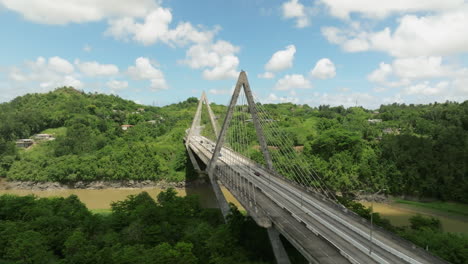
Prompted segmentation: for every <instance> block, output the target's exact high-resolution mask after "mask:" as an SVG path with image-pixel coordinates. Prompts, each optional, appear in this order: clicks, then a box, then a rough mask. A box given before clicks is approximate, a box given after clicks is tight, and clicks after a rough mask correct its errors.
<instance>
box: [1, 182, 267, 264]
mask: <svg viewBox="0 0 468 264" xmlns="http://www.w3.org/2000/svg"><path fill="white" fill-rule="evenodd" d="M0 237H1V238H2V239H0V263H38V264H43V263H79V264H86V263H90V264H99V263H103V264H114V263H115V264H130V263H141V264H144V263H154V264H196V263H200V264H202V263H203V264H205V263H213V264H254V263H255V264H261V263H272V257H273V253H272V251H271V248H270V245H269V242H268V236H267V233H266V231H265V230H264V229H261V228H259V227H257V226H256V224H255V222H253V220H252V219H251V218H249V217H245V216H243V215H242V214H241V213H240V212H239V211H237V209H236V208H235V207H233V208H232V210H231V214H230V216H229V218H228V223H227V224H224V223H223V221H222V216H221V214H220V212H219V211H218V210H213V209H203V208H201V207H200V206H199V202H198V199H197V197H196V196H187V197H177V196H176V192H175V191H174V190H173V189H168V190H167V191H165V192H162V193H160V194H159V195H158V197H157V201H155V200H153V198H151V197H150V195H149V194H148V193H146V192H142V193H140V194H138V195H133V196H129V197H128V198H127V199H126V200H124V201H120V202H116V203H114V204H112V212H111V213H110V214H107V215H101V214H92V213H91V212H90V211H88V209H87V208H86V207H85V205H84V204H83V203H81V202H80V201H79V199H78V198H77V196H73V195H72V196H70V197H68V198H37V197H34V196H23V197H18V196H11V195H3V196H0Z"/></svg>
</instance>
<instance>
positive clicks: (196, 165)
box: [186, 147, 201, 173]
mask: <svg viewBox="0 0 468 264" xmlns="http://www.w3.org/2000/svg"><path fill="white" fill-rule="evenodd" d="M186 149H187V153H188V155H189V158H190V161H191V162H192V165H193V168H194V169H195V171H196V172H197V173H200V172H201V169H200V165H198V162H197V159H196V158H195V155H193V152H192V150H191V149H190V147H187V148H186Z"/></svg>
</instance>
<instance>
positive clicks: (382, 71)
mask: <svg viewBox="0 0 468 264" xmlns="http://www.w3.org/2000/svg"><path fill="white" fill-rule="evenodd" d="M467 74H468V69H467V68H460V69H457V68H456V67H454V66H452V65H445V64H442V57H439V56H432V57H411V58H398V59H395V60H394V61H393V62H392V64H386V63H384V62H381V63H380V65H379V68H378V69H376V70H374V71H373V72H372V73H371V74H369V75H368V76H367V79H368V80H369V81H371V82H375V83H379V84H383V85H386V86H392V87H396V86H403V85H409V83H411V81H414V80H420V79H434V78H443V77H446V78H454V77H457V76H466V75H467ZM390 79H394V80H393V81H390ZM395 80H396V81H395Z"/></svg>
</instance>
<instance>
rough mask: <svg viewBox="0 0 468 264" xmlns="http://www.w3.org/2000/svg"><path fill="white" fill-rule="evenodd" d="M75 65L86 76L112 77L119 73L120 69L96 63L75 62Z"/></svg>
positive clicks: (112, 65) (111, 65)
mask: <svg viewBox="0 0 468 264" xmlns="http://www.w3.org/2000/svg"><path fill="white" fill-rule="evenodd" d="M75 65H77V66H78V69H79V70H80V71H81V72H82V73H83V74H85V75H86V76H91V77H96V76H111V75H116V74H118V73H119V68H118V67H117V66H116V65H114V64H100V63H98V62H96V61H87V62H80V61H79V60H76V61H75Z"/></svg>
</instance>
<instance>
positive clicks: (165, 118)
mask: <svg viewBox="0 0 468 264" xmlns="http://www.w3.org/2000/svg"><path fill="white" fill-rule="evenodd" d="M196 105H197V99H196V98H189V99H188V100H186V101H184V102H181V103H178V104H172V105H168V106H165V107H151V106H142V105H138V104H136V103H134V102H132V101H128V100H124V99H121V98H119V97H117V96H113V95H102V94H86V93H82V92H80V91H77V90H74V89H73V88H60V89H57V90H55V91H54V92H50V93H47V94H29V95H25V96H22V97H18V98H16V99H14V100H13V101H11V102H9V103H3V104H0V120H1V123H0V175H1V176H2V177H7V178H8V179H12V180H32V181H60V182H73V181H78V180H85V181H89V180H123V179H134V180H146V179H150V180H159V179H165V180H171V181H180V180H184V179H185V177H186V174H185V173H186V164H187V157H186V154H185V151H184V146H183V144H182V138H183V135H184V133H185V130H186V129H187V128H188V127H189V126H190V123H191V121H192V118H193V115H194V112H195V109H196ZM264 108H265V109H266V110H267V111H268V112H269V114H270V115H271V118H273V119H274V120H276V121H277V122H276V123H277V124H278V126H279V128H280V130H281V133H282V134H283V135H284V136H285V137H286V138H288V139H290V141H291V145H292V146H296V149H297V150H298V151H299V152H300V155H304V157H305V158H306V160H307V162H308V165H309V166H312V168H314V170H315V171H317V173H318V174H319V175H320V176H321V177H322V178H323V179H324V181H325V182H326V183H327V184H328V185H329V187H330V188H331V189H333V190H335V191H339V192H341V193H342V194H345V195H346V194H350V193H352V192H356V191H358V190H366V191H375V190H379V189H383V188H385V189H386V190H387V193H391V194H398V195H400V194H403V195H410V196H416V197H432V198H436V199H441V200H452V201H461V202H468V181H467V180H466V178H467V176H468V166H466V164H468V163H467V162H468V152H467V149H468V101H465V102H464V103H456V102H446V103H443V104H439V103H435V104H429V105H404V104H392V105H383V106H381V107H380V109H377V110H367V109H364V108H362V107H350V108H347V109H346V108H344V107H330V106H320V107H318V108H312V107H309V106H307V105H294V104H291V103H285V104H269V105H264ZM225 110H226V108H225V107H224V106H220V105H213V111H214V112H215V114H216V115H218V116H219V117H220V120H222V117H223V115H224V112H225ZM205 119H206V117H205ZM148 121H151V122H148ZM124 124H128V125H134V126H133V127H130V128H129V129H128V130H126V131H124V130H122V129H121V127H120V126H121V125H124ZM40 132H44V133H51V134H54V136H55V137H56V140H54V141H47V142H42V143H40V144H36V145H33V146H32V147H30V148H28V149H26V150H23V149H18V148H16V147H15V145H14V142H15V140H17V139H20V138H29V137H31V136H32V135H34V134H36V133H40ZM252 133H253V132H252ZM253 134H254V133H253ZM252 144H253V145H254V144H255V142H252ZM268 144H270V145H275V142H268ZM251 147H252V148H254V147H255V146H251ZM283 162H284V163H285V164H287V163H291V161H290V160H287V159H285V160H284V161H283Z"/></svg>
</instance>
